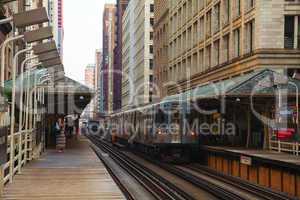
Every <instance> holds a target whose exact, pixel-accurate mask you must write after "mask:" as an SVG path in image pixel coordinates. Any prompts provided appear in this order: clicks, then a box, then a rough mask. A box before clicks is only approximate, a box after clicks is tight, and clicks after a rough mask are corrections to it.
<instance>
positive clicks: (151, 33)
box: [150, 32, 153, 40]
mask: <svg viewBox="0 0 300 200" xmlns="http://www.w3.org/2000/svg"><path fill="white" fill-rule="evenodd" d="M150 40H153V32H150Z"/></svg>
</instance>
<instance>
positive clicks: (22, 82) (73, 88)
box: [4, 69, 94, 114]
mask: <svg viewBox="0 0 300 200" xmlns="http://www.w3.org/2000/svg"><path fill="white" fill-rule="evenodd" d="M46 74H47V70H46V69H35V70H32V71H31V72H30V74H29V72H25V73H24V75H23V79H22V77H21V76H18V77H17V78H16V92H17V93H18V92H19V91H20V89H21V88H23V91H26V89H27V88H29V89H30V90H31V89H33V88H34V86H35V84H36V83H37V84H39V81H40V79H41V77H43V76H45V75H46ZM28 75H29V76H28ZM44 88H45V94H46V96H47V98H46V99H48V97H49V99H50V100H51V101H52V102H49V104H51V106H54V107H61V105H64V109H63V111H62V112H63V113H65V114H74V113H73V111H76V113H81V112H82V111H83V110H84V108H85V107H86V106H87V105H88V104H89V103H90V101H91V99H92V97H93V95H94V91H92V90H91V89H89V88H88V87H86V86H84V85H82V84H81V83H79V82H77V81H75V80H73V79H71V78H68V77H66V76H64V77H63V78H62V79H59V80H56V81H54V84H49V85H45V87H44ZM11 93H12V80H8V81H6V82H5V88H4V94H5V96H6V97H8V98H10V97H11ZM57 96H59V98H57ZM71 102H72V103H73V104H71ZM75 104H76V105H75ZM75 106H76V109H75V108H72V107H75ZM54 110H57V109H54ZM69 112H70V113H69ZM60 114H62V113H60Z"/></svg>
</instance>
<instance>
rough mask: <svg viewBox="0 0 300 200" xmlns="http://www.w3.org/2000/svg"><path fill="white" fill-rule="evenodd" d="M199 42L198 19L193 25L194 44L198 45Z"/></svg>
mask: <svg viewBox="0 0 300 200" xmlns="http://www.w3.org/2000/svg"><path fill="white" fill-rule="evenodd" d="M197 42H198V21H196V22H195V23H194V27H193V44H194V45H196V44H197Z"/></svg>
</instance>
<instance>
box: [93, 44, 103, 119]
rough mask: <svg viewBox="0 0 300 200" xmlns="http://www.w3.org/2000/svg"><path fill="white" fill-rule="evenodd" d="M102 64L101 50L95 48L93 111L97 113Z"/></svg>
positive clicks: (98, 111)
mask: <svg viewBox="0 0 300 200" xmlns="http://www.w3.org/2000/svg"><path fill="white" fill-rule="evenodd" d="M101 66H102V52H101V51H100V50H96V53H95V86H94V88H95V92H96V94H95V111H96V112H97V113H100V104H101V102H100V95H101V90H100V72H101V71H100V70H101Z"/></svg>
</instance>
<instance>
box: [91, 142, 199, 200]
mask: <svg viewBox="0 0 300 200" xmlns="http://www.w3.org/2000/svg"><path fill="white" fill-rule="evenodd" d="M88 138H89V139H90V140H91V141H92V142H93V143H94V144H95V145H96V146H98V147H99V148H101V149H102V150H103V151H105V152H107V153H109V155H110V156H111V158H112V159H113V160H114V161H115V162H116V163H117V164H119V165H120V166H121V167H122V168H123V169H124V170H126V171H127V172H128V173H129V174H130V175H131V176H133V177H134V178H135V179H136V180H137V181H138V182H139V183H140V184H141V185H142V186H143V187H144V188H145V189H147V190H148V191H149V192H150V193H151V194H152V195H153V196H154V197H155V198H156V199H162V200H164V199H174V200H175V199H176V200H177V199H178V200H183V199H190V200H192V199H194V198H192V197H191V196H190V195H188V194H186V193H185V192H183V191H182V190H181V189H179V188H177V187H176V186H175V185H173V184H171V183H170V182H168V181H167V180H165V179H164V178H162V177H160V176H158V175H157V174H156V173H155V172H153V171H151V170H150V169H148V168H145V167H144V166H142V165H140V164H139V163H137V162H136V161H134V160H133V159H131V158H129V157H128V156H126V155H125V154H123V153H122V152H118V151H117V150H116V149H114V148H113V147H111V146H110V145H108V144H105V143H104V142H103V141H101V140H100V138H99V137H97V136H88Z"/></svg>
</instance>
